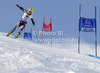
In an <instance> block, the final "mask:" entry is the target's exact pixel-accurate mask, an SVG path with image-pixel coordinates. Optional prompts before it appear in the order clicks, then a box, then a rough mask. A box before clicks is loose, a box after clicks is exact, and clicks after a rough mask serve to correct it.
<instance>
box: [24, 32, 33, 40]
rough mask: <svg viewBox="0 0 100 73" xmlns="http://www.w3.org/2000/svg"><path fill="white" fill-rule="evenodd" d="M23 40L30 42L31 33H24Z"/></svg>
mask: <svg viewBox="0 0 100 73" xmlns="http://www.w3.org/2000/svg"><path fill="white" fill-rule="evenodd" d="M24 39H28V40H32V34H31V33H27V32H25V33H24Z"/></svg>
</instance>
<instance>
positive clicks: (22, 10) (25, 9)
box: [16, 4, 27, 12]
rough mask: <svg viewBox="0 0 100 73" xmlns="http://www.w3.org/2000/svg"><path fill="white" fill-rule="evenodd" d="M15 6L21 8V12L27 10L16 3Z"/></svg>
mask: <svg viewBox="0 0 100 73" xmlns="http://www.w3.org/2000/svg"><path fill="white" fill-rule="evenodd" d="M16 6H17V7H18V8H19V9H21V10H22V11H23V12H27V10H26V9H24V8H23V7H21V6H19V5H18V4H16Z"/></svg>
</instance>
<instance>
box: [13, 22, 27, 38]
mask: <svg viewBox="0 0 100 73" xmlns="http://www.w3.org/2000/svg"><path fill="white" fill-rule="evenodd" d="M25 26H26V24H24V25H22V26H21V29H20V31H19V32H18V34H17V35H16V36H15V38H18V37H19V35H20V34H21V31H23V29H24V28H25Z"/></svg>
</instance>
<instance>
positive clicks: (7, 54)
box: [0, 33, 100, 73]
mask: <svg viewBox="0 0 100 73" xmlns="http://www.w3.org/2000/svg"><path fill="white" fill-rule="evenodd" d="M4 35H5V34H4V33H0V73H100V59H95V58H91V57H88V56H84V55H79V54H77V53H73V52H70V51H68V50H66V48H65V49H56V48H50V47H44V46H42V45H39V44H36V43H31V42H28V41H25V40H23V41H22V40H19V39H12V38H10V37H5V36H4Z"/></svg>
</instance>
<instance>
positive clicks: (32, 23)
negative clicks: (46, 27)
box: [31, 18, 35, 26]
mask: <svg viewBox="0 0 100 73" xmlns="http://www.w3.org/2000/svg"><path fill="white" fill-rule="evenodd" d="M31 21H32V24H33V26H35V22H34V20H33V18H31Z"/></svg>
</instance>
